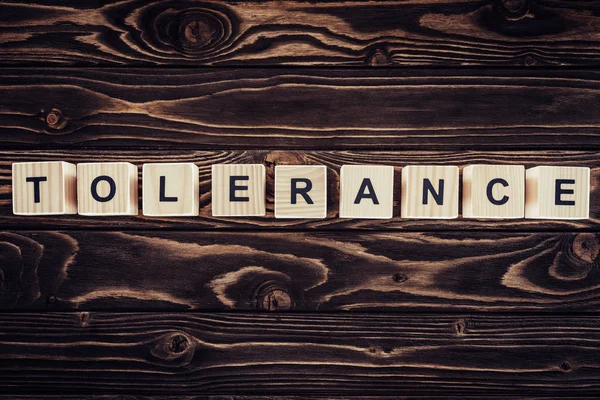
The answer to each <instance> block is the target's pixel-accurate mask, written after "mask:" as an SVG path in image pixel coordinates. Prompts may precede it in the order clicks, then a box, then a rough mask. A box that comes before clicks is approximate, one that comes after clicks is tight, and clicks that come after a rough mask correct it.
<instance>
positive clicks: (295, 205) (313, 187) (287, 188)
mask: <svg viewBox="0 0 600 400" xmlns="http://www.w3.org/2000/svg"><path fill="white" fill-rule="evenodd" d="M326 215H327V167H325V166H324V165H277V166H275V218H325V216H326Z"/></svg>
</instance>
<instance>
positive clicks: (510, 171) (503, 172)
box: [462, 165, 525, 219]
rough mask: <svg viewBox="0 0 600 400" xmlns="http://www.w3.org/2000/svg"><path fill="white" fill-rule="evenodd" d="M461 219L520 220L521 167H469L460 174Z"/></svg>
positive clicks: (522, 209)
mask: <svg viewBox="0 0 600 400" xmlns="http://www.w3.org/2000/svg"><path fill="white" fill-rule="evenodd" d="M462 189H463V196H462V207H463V208H462V215H463V217H464V218H507V219H508V218H523V217H524V216H525V167H524V166H523V165H469V166H467V167H465V168H464V170H463V187H462Z"/></svg>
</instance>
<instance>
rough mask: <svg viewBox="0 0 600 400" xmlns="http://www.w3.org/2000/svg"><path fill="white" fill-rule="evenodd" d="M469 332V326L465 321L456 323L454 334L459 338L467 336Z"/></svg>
mask: <svg viewBox="0 0 600 400" xmlns="http://www.w3.org/2000/svg"><path fill="white" fill-rule="evenodd" d="M466 330H467V324H466V323H465V321H463V320H462V319H461V320H458V321H456V322H455V323H454V332H455V333H456V334H457V335H458V336H462V335H464V334H465V332H466Z"/></svg>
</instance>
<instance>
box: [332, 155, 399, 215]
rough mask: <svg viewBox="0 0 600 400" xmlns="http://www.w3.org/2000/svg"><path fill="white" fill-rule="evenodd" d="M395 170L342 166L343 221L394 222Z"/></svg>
mask: <svg viewBox="0 0 600 400" xmlns="http://www.w3.org/2000/svg"><path fill="white" fill-rule="evenodd" d="M393 211H394V167H392V166H386V165H342V169H341V173H340V218H373V219H376V218H378V219H388V218H392V214H393Z"/></svg>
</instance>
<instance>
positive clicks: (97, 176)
mask: <svg viewBox="0 0 600 400" xmlns="http://www.w3.org/2000/svg"><path fill="white" fill-rule="evenodd" d="M77 202H78V210H79V214H80V215H98V216H107V215H137V213H138V170H137V167H136V166H135V165H133V164H130V163H125V162H112V163H84V164H77Z"/></svg>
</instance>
